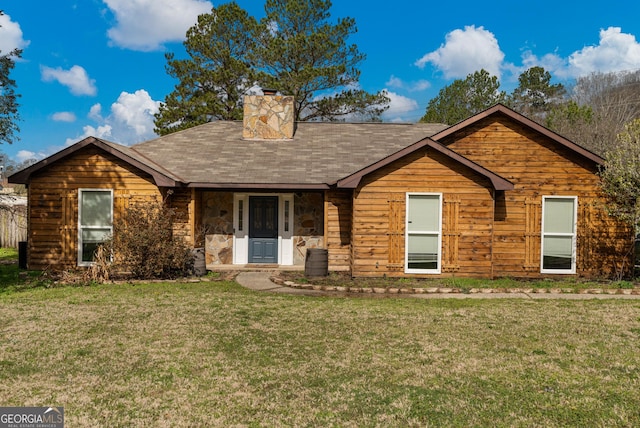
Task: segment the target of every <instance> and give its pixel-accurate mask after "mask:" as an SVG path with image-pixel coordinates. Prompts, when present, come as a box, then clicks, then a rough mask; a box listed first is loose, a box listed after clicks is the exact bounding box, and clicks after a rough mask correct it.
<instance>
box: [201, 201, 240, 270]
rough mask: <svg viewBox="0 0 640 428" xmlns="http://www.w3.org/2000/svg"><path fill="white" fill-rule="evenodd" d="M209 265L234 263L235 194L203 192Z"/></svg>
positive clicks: (206, 255)
mask: <svg viewBox="0 0 640 428" xmlns="http://www.w3.org/2000/svg"><path fill="white" fill-rule="evenodd" d="M202 224H203V227H204V230H205V244H204V248H205V260H206V264H207V265H226V264H232V263H233V193H232V192H209V191H205V192H202Z"/></svg>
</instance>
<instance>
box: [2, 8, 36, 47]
mask: <svg viewBox="0 0 640 428" xmlns="http://www.w3.org/2000/svg"><path fill="white" fill-rule="evenodd" d="M29 43H30V42H29V41H28V40H24V39H23V37H22V29H21V28H20V24H18V23H17V22H13V21H11V17H10V16H9V15H0V54H2V55H6V54H8V53H9V52H11V51H12V50H14V49H24V48H26V47H27V46H29Z"/></svg>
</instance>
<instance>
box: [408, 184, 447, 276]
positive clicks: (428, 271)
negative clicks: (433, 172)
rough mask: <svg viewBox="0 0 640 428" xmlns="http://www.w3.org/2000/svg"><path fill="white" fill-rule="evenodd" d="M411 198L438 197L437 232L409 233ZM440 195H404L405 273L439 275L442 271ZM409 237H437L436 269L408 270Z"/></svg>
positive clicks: (420, 193)
mask: <svg viewBox="0 0 640 428" xmlns="http://www.w3.org/2000/svg"><path fill="white" fill-rule="evenodd" d="M411 196H437V197H438V211H439V214H440V215H439V216H438V230H420V231H416V230H414V231H411V232H409V204H410V199H411ZM442 199H443V198H442V193H427V192H407V194H406V204H405V206H406V209H405V222H404V225H405V236H404V242H405V245H404V266H405V268H404V271H405V273H426V274H439V273H441V269H442ZM409 235H430V236H433V235H437V237H438V244H437V245H438V247H437V249H438V254H437V260H436V266H437V267H436V269H412V268H409Z"/></svg>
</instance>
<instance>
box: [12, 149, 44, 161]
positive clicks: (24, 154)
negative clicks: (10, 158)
mask: <svg viewBox="0 0 640 428" xmlns="http://www.w3.org/2000/svg"><path fill="white" fill-rule="evenodd" d="M43 157H45V154H44V153H35V152H32V151H29V150H19V151H18V153H16V155H15V158H16V160H17V161H18V162H24V161H26V160H30V159H42V158H43Z"/></svg>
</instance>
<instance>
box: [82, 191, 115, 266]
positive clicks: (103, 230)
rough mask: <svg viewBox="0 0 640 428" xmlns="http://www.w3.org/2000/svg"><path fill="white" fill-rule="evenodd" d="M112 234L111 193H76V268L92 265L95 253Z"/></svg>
mask: <svg viewBox="0 0 640 428" xmlns="http://www.w3.org/2000/svg"><path fill="white" fill-rule="evenodd" d="M112 232H113V191H112V190H110V189H109V190H105V189H80V190H79V191H78V266H89V265H91V264H92V263H93V260H94V255H95V251H96V249H97V247H98V245H100V244H101V243H103V242H105V241H106V240H107V238H108V237H109V236H110V235H111V233H112Z"/></svg>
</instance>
